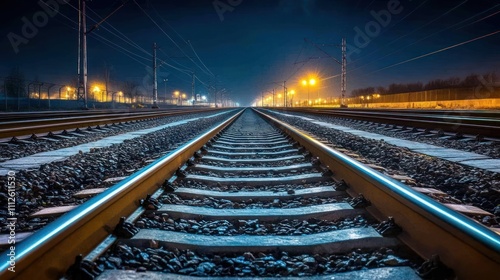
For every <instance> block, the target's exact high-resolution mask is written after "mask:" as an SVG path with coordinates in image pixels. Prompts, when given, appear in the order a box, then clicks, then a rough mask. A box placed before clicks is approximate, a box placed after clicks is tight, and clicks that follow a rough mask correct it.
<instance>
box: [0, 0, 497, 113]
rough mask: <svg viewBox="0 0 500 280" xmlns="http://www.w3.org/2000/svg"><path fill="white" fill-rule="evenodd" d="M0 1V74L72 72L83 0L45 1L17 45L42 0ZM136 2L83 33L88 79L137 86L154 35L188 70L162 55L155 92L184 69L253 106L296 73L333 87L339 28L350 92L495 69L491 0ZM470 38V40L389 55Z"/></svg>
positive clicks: (182, 77)
mask: <svg viewBox="0 0 500 280" xmlns="http://www.w3.org/2000/svg"><path fill="white" fill-rule="evenodd" d="M2 2H3V3H2V4H0V5H1V8H0V18H1V21H2V23H1V26H0V31H1V42H0V58H1V60H0V61H1V63H0V77H5V76H6V75H8V73H9V72H10V71H11V69H12V68H13V67H19V68H20V69H21V71H23V72H24V74H25V76H26V79H27V80H33V79H35V78H38V79H39V80H40V81H42V82H51V83H57V84H70V83H72V82H74V81H75V77H76V69H77V38H78V33H77V21H78V16H77V11H76V10H75V7H78V2H77V1H75V0H72V1H69V3H68V4H64V3H63V4H61V3H60V2H63V1H62V0H59V1H57V0H49V1H47V0H46V2H49V3H50V2H57V3H58V5H59V11H58V13H57V14H55V15H54V16H53V17H51V16H48V17H47V18H48V20H47V22H46V24H43V22H42V24H40V25H41V27H39V28H37V29H38V30H37V31H36V32H35V33H34V35H33V36H31V35H30V36H31V38H24V40H25V41H24V42H26V43H19V45H18V52H17V53H16V51H15V49H14V48H13V46H12V44H11V42H10V40H9V36H10V37H12V36H13V35H12V34H16V36H20V37H23V32H22V28H23V25H24V24H25V23H24V22H23V17H25V18H26V19H27V20H28V21H29V22H31V23H33V16H34V15H36V14H37V13H38V15H40V12H43V11H44V9H43V8H42V6H43V4H39V3H38V1H22V0H20V1H2ZM14 2H15V3H14ZM135 2H136V3H135ZM135 2H134V1H133V0H130V1H128V2H127V3H126V4H125V6H124V7H123V8H121V9H120V10H118V11H117V12H116V13H115V14H113V15H112V16H111V17H110V18H109V19H108V20H106V22H105V23H104V24H103V25H102V26H101V27H99V28H98V29H96V30H94V31H93V32H92V34H90V36H89V39H88V53H89V60H88V61H89V62H88V63H89V84H90V85H92V84H93V83H95V82H101V81H103V80H104V79H103V72H104V70H103V69H104V65H105V64H107V65H110V66H111V69H112V70H111V77H110V78H111V81H112V83H113V84H114V85H113V87H115V89H114V90H119V87H120V86H119V83H120V82H125V81H135V82H136V83H138V84H140V85H142V84H143V83H144V82H143V81H144V80H148V79H147V77H148V70H147V66H151V64H152V62H151V59H152V56H151V54H152V44H153V42H156V43H157V44H158V47H159V48H160V50H158V58H159V59H161V60H163V61H165V62H167V63H168V64H169V65H172V66H175V67H177V68H181V69H184V70H185V72H181V71H179V70H177V69H174V68H172V67H170V66H168V65H162V66H161V67H160V69H159V77H158V80H159V83H158V91H159V95H160V96H162V95H164V94H165V84H164V82H163V80H164V78H168V82H167V92H169V93H171V92H172V91H174V90H181V91H182V92H187V93H189V92H191V75H190V74H189V73H188V72H191V71H194V72H195V73H196V76H197V77H198V78H199V79H200V80H201V81H202V82H203V83H205V84H210V83H211V81H215V80H217V83H216V84H217V86H218V88H219V89H221V88H225V89H226V91H227V92H228V93H229V94H230V96H231V98H232V99H233V100H234V101H236V102H239V103H240V104H242V105H249V104H250V103H251V102H253V101H254V100H255V99H256V98H258V97H259V96H260V93H261V92H262V91H269V90H272V89H273V88H275V89H276V90H277V91H282V88H281V86H280V85H279V84H278V83H282V82H283V81H285V80H286V81H287V86H288V88H289V89H295V90H296V91H297V92H298V94H303V93H304V91H305V89H304V88H302V87H301V85H300V83H299V82H300V81H301V80H302V79H303V78H309V77H315V78H317V80H318V81H319V83H318V85H317V86H316V88H315V90H316V93H317V94H318V95H319V96H321V97H332V96H336V97H337V96H339V95H340V79H339V77H338V76H337V75H338V74H340V70H341V68H340V65H339V64H338V63H337V62H335V61H334V59H332V57H333V58H335V59H340V57H341V50H340V48H339V45H340V42H341V38H342V37H345V38H346V40H347V44H348V50H347V51H348V54H349V57H348V64H347V82H348V83H347V85H348V86H347V92H348V93H350V91H351V90H353V89H356V88H360V87H367V86H380V85H382V86H385V85H388V84H390V83H406V82H417V81H421V82H423V83H425V82H426V81H428V80H430V79H435V78H448V77H451V76H461V77H463V76H465V75H467V74H470V73H478V74H482V73H486V72H491V71H497V70H498V69H500V51H499V46H500V33H495V32H499V30H500V12H499V11H500V3H499V2H498V1H488V0H475V1H472V0H469V1H464V0H457V1H430V0H427V1H426V0H420V1H417V0H401V1H395V0H384V1H378V0H374V1H372V0H350V1H331V0H317V1H314V0H309V1H305V0H277V1H273V0H269V1H255V0H254V1H251V0H218V1H213V0H206V1H204V0H203V1H202V0H199V1H186V0H182V1H173V0H172V1H160V0H151V1H145V0H136V1H135ZM436 2H439V3H436ZM121 3H122V1H121V0H117V1H88V3H87V6H88V8H89V10H88V15H89V22H88V25H89V26H92V25H93V24H94V23H95V22H94V20H97V19H98V18H102V17H105V16H107V15H108V14H109V13H111V12H112V11H113V10H114V9H116V8H117V7H118V6H119V5H120V4H121ZM214 3H215V4H214ZM231 4H232V6H231ZM214 5H215V6H217V7H218V8H219V9H220V10H219V12H217V8H216V7H215V6H214ZM139 6H140V7H139ZM388 6H389V7H388ZM141 8H142V9H143V10H144V11H143V10H141ZM225 9H226V10H225ZM391 12H393V13H391ZM388 14H390V19H389V18H388V17H387V15H388ZM148 15H149V17H151V18H152V19H150V18H149V17H148ZM374 15H375V16H374ZM377 15H379V16H378V17H379V21H377V19H376V18H377ZM40 19H42V20H43V17H40ZM153 21H154V22H156V24H155V23H154V22H153ZM110 31H111V32H110ZM360 31H361V32H363V34H362V35H360ZM120 33H121V34H120ZM9 34H10V35H9ZM116 35H118V37H117V36H116ZM168 36H169V37H170V38H171V39H172V40H173V41H175V44H177V46H176V45H175V44H174V43H173V42H172V41H171V40H170V39H169V38H168ZM482 36H486V37H484V38H480V37H482ZM479 38H480V39H479ZM305 39H307V41H306V40H305ZM366 39H368V40H366ZM474 39H477V40H474ZM106 40H109V41H110V42H112V43H114V44H116V45H112V44H111V43H108V42H106ZM469 40H474V41H471V42H469V43H466V44H463V45H458V46H456V47H453V48H450V49H448V50H444V51H441V52H438V53H435V54H433V55H429V56H424V57H421V58H418V59H415V60H411V61H408V62H405V63H402V64H399V65H396V64H398V63H400V62H404V61H407V60H410V59H413V58H416V57H419V56H421V55H426V54H430V53H432V52H435V51H439V50H442V49H444V48H446V47H450V46H454V45H457V44H461V43H464V42H467V41H469ZM125 41H127V42H129V43H130V44H128V43H127V42H125ZM187 41H189V42H190V44H191V46H192V47H193V48H194V50H195V51H196V54H197V55H198V56H199V58H200V59H201V61H200V59H198V58H197V57H196V54H195V53H194V52H193V50H192V49H191V47H190V45H189V44H188V43H187ZM313 44H315V45H316V46H317V47H316V46H314V45H313ZM318 48H319V49H318ZM320 49H321V50H320ZM193 61H194V62H193ZM203 64H205V65H206V67H207V68H208V70H207V69H206V68H205V67H204V66H203ZM186 71H187V72H186ZM212 74H213V75H215V76H216V78H213V77H212ZM497 74H499V73H498V72H497ZM144 77H146V79H145V78H144ZM332 77H333V78H332ZM146 86H147V85H146ZM196 93H200V94H202V95H205V94H207V89H206V86H205V85H203V84H202V83H201V82H200V81H196Z"/></svg>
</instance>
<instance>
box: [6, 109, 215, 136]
mask: <svg viewBox="0 0 500 280" xmlns="http://www.w3.org/2000/svg"><path fill="white" fill-rule="evenodd" d="M213 110H216V109H214V108H202V109H200V108H194V109H193V108H187V109H178V110H156V111H154V110H141V111H132V112H131V111H123V110H117V111H97V112H91V113H89V112H84V113H81V112H71V113H70V112H68V113H59V112H47V113H25V114H19V113H17V114H4V115H1V116H2V120H1V121H0V139H4V140H9V139H10V138H12V137H20V136H27V137H30V136H33V135H36V134H41V133H49V132H54V133H55V132H62V131H66V130H70V129H77V128H78V129H79V128H83V129H86V128H88V127H97V126H105V125H111V124H115V123H117V124H118V123H126V122H131V121H140V120H149V119H155V118H160V117H165V116H174V115H181V114H186V113H193V112H209V111H213ZM33 137H35V136H33ZM13 140H14V141H15V139H13Z"/></svg>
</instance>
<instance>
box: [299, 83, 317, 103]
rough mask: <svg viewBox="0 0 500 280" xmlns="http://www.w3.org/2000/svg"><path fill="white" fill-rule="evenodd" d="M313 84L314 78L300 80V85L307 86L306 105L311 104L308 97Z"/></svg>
mask: <svg viewBox="0 0 500 280" xmlns="http://www.w3.org/2000/svg"><path fill="white" fill-rule="evenodd" d="M315 84H316V80H315V79H309V81H307V80H302V85H303V86H306V87H307V105H308V106H311V101H310V99H309V93H310V87H311V86H314V85H315Z"/></svg>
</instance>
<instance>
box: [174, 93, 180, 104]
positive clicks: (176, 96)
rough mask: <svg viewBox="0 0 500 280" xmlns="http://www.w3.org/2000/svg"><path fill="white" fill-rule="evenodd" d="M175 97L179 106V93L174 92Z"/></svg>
mask: <svg viewBox="0 0 500 280" xmlns="http://www.w3.org/2000/svg"><path fill="white" fill-rule="evenodd" d="M174 96H175V100H176V101H175V104H176V105H179V91H177V90H176V91H174Z"/></svg>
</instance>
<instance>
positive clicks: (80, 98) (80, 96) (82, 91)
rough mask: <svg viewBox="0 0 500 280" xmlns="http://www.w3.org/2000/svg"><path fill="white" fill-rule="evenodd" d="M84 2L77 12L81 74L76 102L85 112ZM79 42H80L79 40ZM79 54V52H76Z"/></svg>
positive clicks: (85, 55) (85, 52)
mask: <svg viewBox="0 0 500 280" xmlns="http://www.w3.org/2000/svg"><path fill="white" fill-rule="evenodd" d="M85 2H86V0H81V11H80V12H79V15H80V16H81V18H80V20H79V22H80V24H81V26H80V27H79V28H78V29H79V30H81V33H80V34H78V36H79V38H82V40H81V45H80V46H78V48H79V49H80V48H81V50H82V51H81V55H82V58H81V63H80V58H79V60H78V61H79V63H78V67H80V66H81V67H82V70H81V72H80V71H78V72H79V73H78V74H79V76H81V77H79V79H78V80H79V81H80V84H79V86H78V101H79V102H82V103H83V104H82V105H83V109H84V110H87V109H88V106H87V18H86V14H85ZM79 41H80V40H79ZM78 53H79V54H80V51H78Z"/></svg>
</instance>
